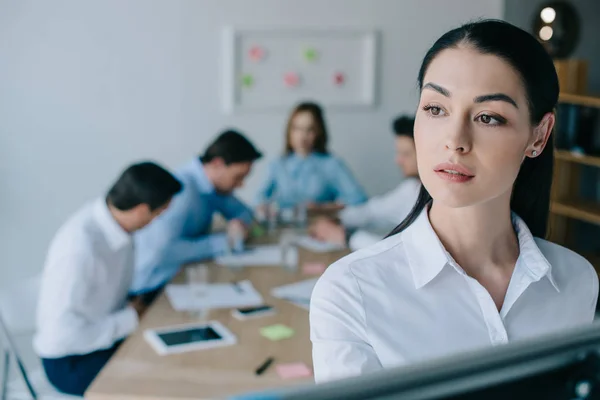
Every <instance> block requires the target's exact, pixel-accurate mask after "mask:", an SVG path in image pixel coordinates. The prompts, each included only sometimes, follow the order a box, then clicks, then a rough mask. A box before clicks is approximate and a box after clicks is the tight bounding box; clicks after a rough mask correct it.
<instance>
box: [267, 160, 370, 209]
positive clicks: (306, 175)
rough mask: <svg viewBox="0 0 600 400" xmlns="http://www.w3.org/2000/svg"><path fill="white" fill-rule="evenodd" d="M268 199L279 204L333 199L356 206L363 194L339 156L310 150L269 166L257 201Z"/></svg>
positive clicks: (363, 197)
mask: <svg viewBox="0 0 600 400" xmlns="http://www.w3.org/2000/svg"><path fill="white" fill-rule="evenodd" d="M269 200H273V201H276V202H277V203H279V205H280V206H282V207H291V206H294V205H296V204H298V203H300V202H315V203H329V202H334V201H339V202H341V203H344V204H346V205H357V204H361V203H364V202H365V201H367V195H366V194H365V191H364V190H363V188H362V187H361V186H360V184H359V183H358V182H357V180H356V179H355V178H354V176H353V175H352V172H350V169H349V168H348V167H347V166H346V165H345V164H344V162H343V161H342V160H340V159H339V158H336V157H334V156H332V155H330V154H321V153H311V154H309V155H308V156H306V157H301V156H298V155H296V154H294V153H292V154H290V155H287V156H284V157H281V158H278V159H277V160H275V161H273V162H272V163H271V165H270V166H269V172H268V177H267V180H266V182H265V183H264V184H263V186H262V188H261V189H260V191H259V192H258V196H257V203H258V204H263V203H265V202H267V201H269Z"/></svg>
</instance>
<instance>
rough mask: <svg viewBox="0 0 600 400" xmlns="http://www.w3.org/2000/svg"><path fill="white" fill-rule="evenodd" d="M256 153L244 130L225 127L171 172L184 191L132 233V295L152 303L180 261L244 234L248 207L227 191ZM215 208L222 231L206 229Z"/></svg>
mask: <svg viewBox="0 0 600 400" xmlns="http://www.w3.org/2000/svg"><path fill="white" fill-rule="evenodd" d="M261 157H262V155H261V153H260V152H259V151H258V150H257V149H256V148H255V147H254V145H253V144H252V143H250V141H249V140H248V139H247V138H246V137H245V136H244V135H242V134H241V133H239V132H237V131H234V130H228V131H225V132H223V133H221V134H220V135H219V136H218V137H217V138H216V139H215V140H214V141H213V142H212V143H211V144H210V145H209V146H208V148H207V149H206V151H205V152H204V154H203V155H201V156H200V157H197V158H195V159H193V160H192V161H191V162H189V163H188V164H187V165H185V166H184V167H183V168H181V169H180V170H179V171H178V172H177V173H176V175H177V177H178V178H179V179H180V180H181V181H182V182H183V183H184V189H183V191H182V192H181V193H180V194H179V195H178V196H176V197H175V198H174V199H173V203H172V204H171V207H169V210H167V212H165V213H164V214H163V215H161V217H160V218H157V219H156V220H155V221H154V222H153V223H152V224H150V225H148V226H147V227H146V228H144V229H142V230H141V231H139V232H137V233H136V235H135V244H136V246H135V250H136V264H135V276H134V280H133V285H132V288H131V292H132V293H133V294H135V295H143V297H144V299H145V300H146V301H147V302H151V301H152V300H153V298H154V296H155V295H156V294H158V293H159V292H160V289H161V288H162V287H163V286H164V285H165V284H166V283H167V282H168V281H170V280H171V279H172V278H173V276H175V274H177V272H178V271H179V268H180V267H181V265H183V264H186V263H189V262H192V261H199V260H206V259H210V258H213V257H215V256H218V255H221V254H224V253H225V252H228V251H230V250H231V249H233V248H234V247H235V245H236V242H237V241H238V239H241V240H244V239H245V238H246V237H247V235H248V229H249V227H250V224H251V223H252V221H253V212H252V210H251V209H250V208H248V207H247V206H246V205H245V204H243V203H242V202H241V201H240V200H238V199H237V198H236V197H234V196H233V195H232V193H233V191H234V190H235V189H237V188H239V187H241V186H242V184H243V182H244V180H245V179H246V176H248V174H249V173H250V170H251V168H252V165H253V163H254V162H255V161H256V160H258V159H259V158H261ZM215 213H219V214H221V215H222V216H223V217H225V219H227V220H228V223H227V231H226V232H225V233H211V225H212V220H213V215H214V214H215Z"/></svg>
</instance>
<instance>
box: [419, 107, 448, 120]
mask: <svg viewBox="0 0 600 400" xmlns="http://www.w3.org/2000/svg"><path fill="white" fill-rule="evenodd" d="M423 110H424V111H425V112H427V113H429V115H432V116H434V117H439V116H441V115H444V111H443V110H442V108H441V107H438V106H432V105H426V106H425V107H423Z"/></svg>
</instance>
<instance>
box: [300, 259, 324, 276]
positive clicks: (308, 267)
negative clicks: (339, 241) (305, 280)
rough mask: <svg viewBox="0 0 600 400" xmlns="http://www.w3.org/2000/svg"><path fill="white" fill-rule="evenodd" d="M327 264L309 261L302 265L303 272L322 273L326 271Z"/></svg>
mask: <svg viewBox="0 0 600 400" xmlns="http://www.w3.org/2000/svg"><path fill="white" fill-rule="evenodd" d="M326 268H327V265H326V264H324V263H320V262H307V263H305V264H304V265H303V266H302V273H304V274H306V275H321V274H322V273H323V272H325V269H326Z"/></svg>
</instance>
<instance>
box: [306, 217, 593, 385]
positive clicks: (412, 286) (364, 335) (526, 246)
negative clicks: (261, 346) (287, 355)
mask: <svg viewBox="0 0 600 400" xmlns="http://www.w3.org/2000/svg"><path fill="white" fill-rule="evenodd" d="M513 226H514V227H515V231H516V233H517V238H518V241H519V247H520V254H519V257H518V259H517V262H516V265H515V269H514V272H513V275H512V277H511V280H510V284H509V287H508V290H507V293H506V297H505V299H504V304H503V306H502V309H501V310H500V312H498V309H497V308H496V305H495V304H494V301H493V300H492V298H491V296H490V295H489V293H488V292H487V290H486V289H485V288H484V287H483V286H482V285H481V284H480V283H479V282H478V281H476V280H475V279H473V278H471V277H469V276H468V275H467V274H466V273H465V272H464V270H463V269H462V268H460V266H458V265H457V264H456V263H455V262H454V261H453V260H452V257H451V256H450V255H449V254H448V253H447V252H446V251H445V249H444V247H443V246H442V244H441V242H440V240H439V238H438V237H437V235H436V234H435V231H434V230H433V228H432V227H431V224H430V223H429V218H428V212H427V211H426V210H425V211H423V213H422V214H421V215H420V216H419V217H418V218H417V220H416V221H415V222H414V223H413V224H412V225H411V226H409V227H408V228H407V229H406V230H405V231H403V232H401V233H400V234H397V235H394V236H392V237H389V238H387V239H385V240H383V241H381V242H379V243H377V244H375V245H373V246H371V247H368V248H366V249H363V250H359V251H357V252H355V253H353V254H351V255H349V256H347V257H345V258H343V259H341V260H339V261H338V262H336V263H334V264H333V265H332V266H331V267H329V268H328V269H327V271H326V272H325V274H324V275H323V276H322V277H321V278H320V279H319V281H318V283H317V285H316V286H315V289H314V291H313V294H312V299H311V306H310V332H311V340H312V342H313V360H314V371H315V379H316V381H317V382H323V381H328V380H332V379H337V378H343V377H348V376H353V375H359V374H362V373H367V372H372V371H376V370H379V369H381V368H388V367H394V366H400V365H404V364H410V363H415V362H422V361H425V360H429V359H433V358H438V357H442V356H448V355H452V354H454V353H459V352H465V351H470V350H476V349H479V348H483V347H486V346H496V345H502V344H506V343H509V342H513V341H516V340H519V339H524V338H530V337H533V336H537V335H541V334H546V333H551V332H554V331H558V330H562V329H565V328H570V327H575V326H577V325H580V324H587V323H591V322H592V320H593V318H594V311H595V307H596V300H597V297H598V276H597V274H596V272H595V271H594V269H593V268H592V266H591V265H590V263H589V262H587V261H586V260H585V259H584V258H583V257H581V256H579V255H577V254H576V253H574V252H572V251H570V250H567V249H565V248H563V247H561V246H558V245H556V244H553V243H550V242H547V241H545V240H542V239H538V238H533V236H532V235H531V232H530V231H529V229H528V228H527V226H526V225H525V223H524V222H523V220H521V219H520V218H519V217H517V216H516V215H513Z"/></svg>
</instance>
